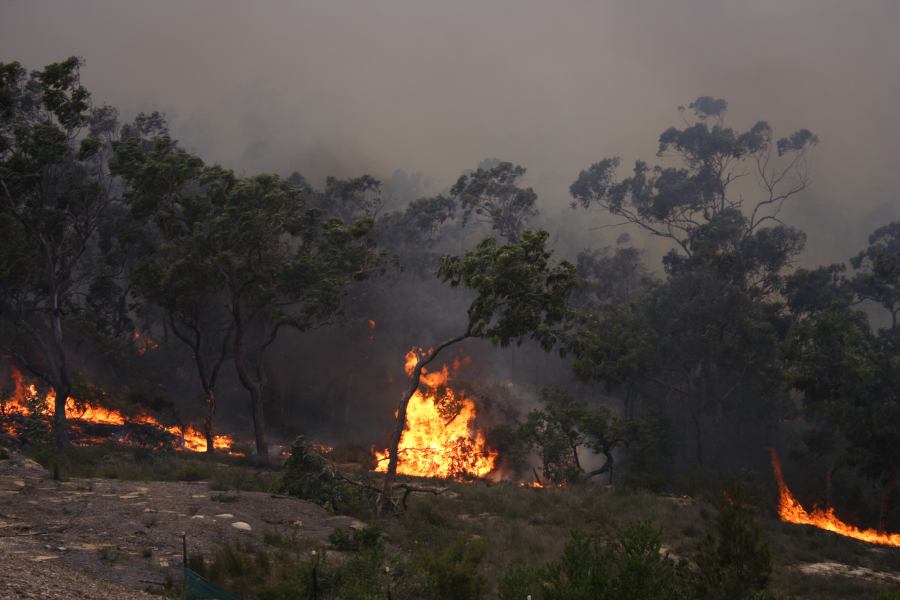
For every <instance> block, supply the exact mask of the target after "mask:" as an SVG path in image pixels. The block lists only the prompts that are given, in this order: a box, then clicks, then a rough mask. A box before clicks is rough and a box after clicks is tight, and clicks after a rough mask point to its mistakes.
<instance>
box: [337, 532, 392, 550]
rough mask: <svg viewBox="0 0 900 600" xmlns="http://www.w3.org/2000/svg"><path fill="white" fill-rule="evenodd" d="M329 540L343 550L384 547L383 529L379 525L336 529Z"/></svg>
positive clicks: (378, 548)
mask: <svg viewBox="0 0 900 600" xmlns="http://www.w3.org/2000/svg"><path fill="white" fill-rule="evenodd" d="M328 541H329V542H331V545H332V546H334V547H335V548H336V549H338V550H340V551H341V552H360V551H362V550H380V549H381V547H382V540H381V530H380V529H379V528H377V527H365V528H363V529H352V528H348V529H335V530H334V531H332V532H331V535H329V536H328Z"/></svg>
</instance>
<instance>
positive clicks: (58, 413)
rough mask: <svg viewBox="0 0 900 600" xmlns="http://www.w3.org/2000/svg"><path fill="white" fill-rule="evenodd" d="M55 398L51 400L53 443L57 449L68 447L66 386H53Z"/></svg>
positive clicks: (67, 391)
mask: <svg viewBox="0 0 900 600" xmlns="http://www.w3.org/2000/svg"><path fill="white" fill-rule="evenodd" d="M53 391H54V392H55V394H56V399H55V400H54V401H53V443H54V445H55V446H56V448H57V450H62V449H64V448H68V447H69V429H68V420H67V419H66V402H68V400H69V389H68V387H67V386H66V387H56V386H53Z"/></svg>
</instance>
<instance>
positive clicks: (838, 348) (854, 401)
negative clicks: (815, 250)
mask: <svg viewBox="0 0 900 600" xmlns="http://www.w3.org/2000/svg"><path fill="white" fill-rule="evenodd" d="M894 229H895V228H892V227H891V226H890V225H888V226H886V227H882V228H879V229H878V230H876V232H875V233H874V234H873V235H872V236H871V237H870V246H869V248H868V249H867V250H864V251H863V252H861V253H860V254H858V255H857V256H856V257H855V258H854V259H852V261H851V262H853V264H854V266H855V267H856V268H857V269H858V270H859V272H858V273H857V274H856V275H854V276H853V277H852V278H850V279H849V281H847V282H845V283H844V282H839V281H836V277H837V275H838V274H839V273H840V271H841V269H840V268H839V267H835V266H832V267H824V268H821V269H818V270H816V271H801V272H798V273H797V275H795V276H794V277H792V278H791V282H790V285H789V286H788V290H789V291H791V292H792V295H791V296H790V303H791V305H792V306H793V307H795V310H796V311H797V313H798V316H797V318H796V319H795V321H794V323H793V324H792V326H791V330H790V336H789V338H788V340H787V343H786V344H785V354H784V358H785V361H786V363H787V364H788V365H789V369H790V370H789V374H790V379H789V381H790V384H791V386H792V387H793V388H794V389H796V390H799V391H800V392H802V393H803V406H804V410H805V412H806V415H807V417H808V418H809V420H810V421H811V422H812V424H813V427H814V429H813V432H811V434H810V435H809V436H807V439H808V440H809V441H810V442H813V443H815V444H816V445H818V446H823V447H824V448H825V449H828V448H829V447H832V448H833V447H835V446H837V444H836V443H835V438H837V436H840V437H841V438H843V440H844V441H845V442H846V443H845V444H844V446H846V449H845V450H844V451H843V452H842V453H841V459H840V460H841V462H842V463H843V464H847V465H849V466H853V467H856V468H857V469H859V471H860V472H861V473H862V474H863V475H864V476H866V477H868V478H870V479H872V480H875V481H879V482H880V483H881V485H882V496H881V502H880V511H879V528H880V529H881V530H882V531H885V530H886V529H887V525H888V518H889V516H890V509H891V500H892V496H893V492H894V489H895V488H896V485H897V481H898V477H900V394H898V392H897V390H898V389H900V352H898V343H897V335H896V329H895V325H892V326H891V327H890V328H889V329H886V330H882V331H880V332H877V333H876V332H874V331H873V330H872V327H871V326H870V323H869V319H868V318H867V316H866V314H865V313H863V312H860V311H857V310H854V309H853V308H852V305H853V304H854V303H855V302H858V301H859V300H862V299H873V300H876V301H877V302H878V303H879V304H881V305H882V306H884V307H885V308H886V309H887V310H888V311H891V310H892V307H893V303H894V302H895V299H894V298H893V297H892V292H891V289H892V285H894V283H893V280H894V279H895V278H896V275H895V274H894V273H893V271H892V268H891V266H890V265H891V261H892V258H891V248H892V241H893V240H892V237H893V236H894V233H893V231H894ZM893 247H894V248H896V246H893ZM894 252H895V253H896V250H894ZM894 258H895V257H894ZM817 290H818V292H817ZM811 299H815V300H816V301H815V302H814V301H812V300H811Z"/></svg>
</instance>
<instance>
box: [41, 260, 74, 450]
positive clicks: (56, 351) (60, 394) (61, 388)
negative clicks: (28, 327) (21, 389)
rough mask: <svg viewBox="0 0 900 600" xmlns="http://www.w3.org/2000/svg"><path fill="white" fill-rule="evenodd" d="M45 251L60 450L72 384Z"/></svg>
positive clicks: (64, 445)
mask: <svg viewBox="0 0 900 600" xmlns="http://www.w3.org/2000/svg"><path fill="white" fill-rule="evenodd" d="M46 252H47V255H48V258H47V263H48V266H47V269H48V272H49V273H48V275H49V277H48V280H49V283H50V301H51V314H50V325H51V329H52V331H53V349H52V353H53V357H52V360H51V361H50V362H51V369H52V372H53V377H54V378H55V379H56V381H55V382H53V384H52V385H53V389H54V391H55V392H56V401H55V402H54V406H53V439H54V442H55V444H56V448H57V449H58V450H62V449H63V448H67V447H68V446H69V432H68V423H67V422H66V402H67V401H68V399H69V394H70V393H71V392H72V384H71V382H70V380H69V364H68V362H67V361H66V349H65V346H64V345H63V332H62V307H61V306H60V298H59V291H58V289H57V285H56V278H55V277H54V269H53V261H52V258H50V257H51V255H52V253H51V252H50V250H49V249H47V250H46Z"/></svg>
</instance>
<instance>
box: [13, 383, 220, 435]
mask: <svg viewBox="0 0 900 600" xmlns="http://www.w3.org/2000/svg"><path fill="white" fill-rule="evenodd" d="M10 369H11V370H12V378H13V383H14V384H15V388H14V390H13V393H12V396H10V397H8V398H6V399H5V400H3V401H2V402H0V415H2V416H4V417H8V416H13V415H17V416H23V417H24V416H27V415H29V414H31V413H32V412H33V411H35V410H36V411H38V412H40V413H43V414H45V415H48V416H49V415H52V414H53V405H54V402H55V400H56V393H55V392H53V391H52V390H51V391H49V392H47V393H46V394H45V395H44V396H43V398H42V397H41V396H40V393H39V392H38V389H37V386H36V385H35V384H33V383H28V382H27V381H26V379H25V376H24V375H23V374H22V372H21V371H19V370H18V369H17V368H16V367H12V366H11V367H10ZM66 418H67V419H70V420H73V421H81V422H84V423H93V424H104V425H126V424H128V423H134V424H139V425H146V426H149V427H154V428H157V429H161V430H163V431H166V432H168V433H170V434H171V435H174V436H175V437H176V438H178V439H179V440H180V442H181V444H180V445H181V446H182V447H183V448H184V449H185V450H190V451H192V452H206V436H205V435H204V434H203V432H201V431H200V430H199V429H197V428H195V427H193V426H191V425H188V426H186V427H179V426H177V425H164V424H163V423H160V422H159V421H158V420H157V419H156V418H154V417H153V416H151V415H148V414H141V415H138V416H135V417H126V416H125V415H124V414H123V413H121V412H120V411H118V410H115V409H110V408H104V407H102V406H98V405H96V404H93V403H90V402H83V401H81V400H78V399H76V398H69V399H68V400H67V401H66ZM233 442H234V440H233V439H232V438H231V436H228V435H217V436H214V438H213V447H214V448H215V449H228V448H231V445H232V443H233Z"/></svg>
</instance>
